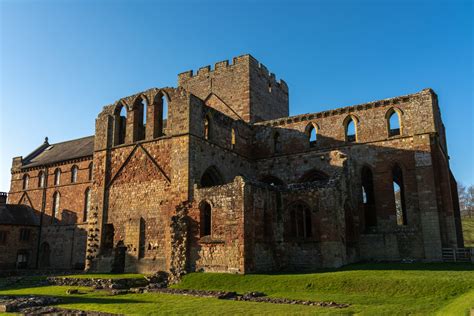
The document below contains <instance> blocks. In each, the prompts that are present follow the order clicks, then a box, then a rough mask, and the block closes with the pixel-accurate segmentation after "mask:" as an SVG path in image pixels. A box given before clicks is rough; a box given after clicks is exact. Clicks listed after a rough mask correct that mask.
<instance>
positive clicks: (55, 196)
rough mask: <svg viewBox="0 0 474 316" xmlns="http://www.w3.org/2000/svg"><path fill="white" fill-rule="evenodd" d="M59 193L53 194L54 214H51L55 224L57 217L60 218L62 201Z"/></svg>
mask: <svg viewBox="0 0 474 316" xmlns="http://www.w3.org/2000/svg"><path fill="white" fill-rule="evenodd" d="M60 197H61V196H60V195H59V192H54V194H53V207H52V212H51V223H53V222H54V220H55V219H56V217H57V216H58V212H59V199H60Z"/></svg>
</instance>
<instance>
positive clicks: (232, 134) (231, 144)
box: [230, 128, 235, 149]
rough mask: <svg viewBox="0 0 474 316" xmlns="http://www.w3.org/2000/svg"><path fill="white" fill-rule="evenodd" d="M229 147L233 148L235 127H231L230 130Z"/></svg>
mask: <svg viewBox="0 0 474 316" xmlns="http://www.w3.org/2000/svg"><path fill="white" fill-rule="evenodd" d="M230 133H231V135H230V148H232V149H234V148H235V128H232V129H231V131H230Z"/></svg>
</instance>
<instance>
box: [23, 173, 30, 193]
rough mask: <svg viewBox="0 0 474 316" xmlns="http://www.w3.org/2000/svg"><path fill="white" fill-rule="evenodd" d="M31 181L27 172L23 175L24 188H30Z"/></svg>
mask: <svg viewBox="0 0 474 316" xmlns="http://www.w3.org/2000/svg"><path fill="white" fill-rule="evenodd" d="M29 182H30V176H29V175H27V174H25V175H24V176H23V190H28V185H29Z"/></svg>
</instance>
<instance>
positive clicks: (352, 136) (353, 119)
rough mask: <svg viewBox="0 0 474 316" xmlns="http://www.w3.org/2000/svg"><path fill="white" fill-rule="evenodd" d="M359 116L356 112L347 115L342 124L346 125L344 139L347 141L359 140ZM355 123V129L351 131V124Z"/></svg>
mask: <svg viewBox="0 0 474 316" xmlns="http://www.w3.org/2000/svg"><path fill="white" fill-rule="evenodd" d="M359 122H360V121H359V118H358V117H357V116H355V115H354V114H349V115H348V116H346V118H345V119H344V121H343V122H342V125H343V127H344V140H345V141H346V142H349V143H351V142H357V141H359ZM351 123H352V124H354V131H353V132H352V131H350V125H351Z"/></svg>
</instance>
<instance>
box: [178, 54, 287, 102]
mask: <svg viewBox="0 0 474 316" xmlns="http://www.w3.org/2000/svg"><path fill="white" fill-rule="evenodd" d="M248 65H249V66H250V69H251V70H255V71H258V73H259V74H260V75H261V76H264V77H266V78H267V80H268V81H269V82H270V83H271V84H272V85H273V86H277V87H278V88H280V89H281V90H283V91H284V92H286V93H288V85H287V84H286V82H285V81H284V80H283V79H280V80H277V79H276V76H275V74H274V73H272V72H270V71H269V70H268V69H267V67H265V65H263V64H262V63H260V62H259V61H258V60H257V59H255V58H254V57H253V56H252V55H250V54H246V55H241V56H237V57H234V58H232V62H229V60H222V61H219V62H216V63H215V64H214V68H212V67H211V65H207V66H204V67H201V68H199V69H198V70H197V71H196V72H194V71H193V70H188V71H185V72H182V73H180V74H178V85H181V84H182V83H184V82H186V81H187V80H189V79H191V78H196V77H206V76H209V75H212V74H214V73H220V72H225V71H229V70H234V69H235V68H238V67H241V66H244V67H246V66H248Z"/></svg>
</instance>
